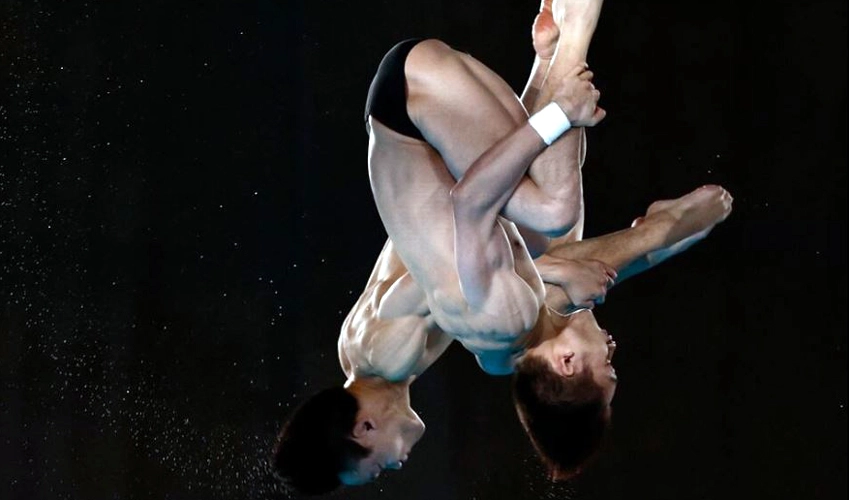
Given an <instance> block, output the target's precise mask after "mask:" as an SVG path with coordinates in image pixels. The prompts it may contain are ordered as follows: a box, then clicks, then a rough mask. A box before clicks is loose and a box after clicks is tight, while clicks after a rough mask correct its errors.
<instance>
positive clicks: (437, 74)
mask: <svg viewBox="0 0 850 500" xmlns="http://www.w3.org/2000/svg"><path fill="white" fill-rule="evenodd" d="M460 63H461V54H460V52H458V51H456V50H454V49H453V48H451V47H449V46H448V45H447V44H446V43H444V42H442V41H440V40H437V39H436V38H429V39H427V40H423V41H421V42H419V43H417V44H416V46H415V47H413V49H412V50H411V51H410V54H408V56H407V61H406V62H405V68H404V72H405V76H406V77H407V79H408V81H411V80H413V81H427V80H429V79H433V78H437V79H442V78H445V76H446V75H445V74H444V73H445V72H447V71H452V68H455V67H456V68H460V66H455V65H457V64H460ZM441 73H442V74H441Z"/></svg>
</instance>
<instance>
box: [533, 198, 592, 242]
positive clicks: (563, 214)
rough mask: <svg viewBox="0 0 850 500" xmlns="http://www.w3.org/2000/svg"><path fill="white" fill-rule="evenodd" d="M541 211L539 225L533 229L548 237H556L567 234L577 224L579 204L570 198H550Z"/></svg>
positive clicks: (579, 212) (579, 210)
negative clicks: (541, 215)
mask: <svg viewBox="0 0 850 500" xmlns="http://www.w3.org/2000/svg"><path fill="white" fill-rule="evenodd" d="M543 212H544V213H543V217H541V218H540V227H537V228H535V229H536V230H537V231H538V232H540V233H543V234H545V235H546V236H548V237H550V238H557V237H558V236H563V235H565V234H567V233H568V232H570V230H571V229H572V228H573V227H575V225H576V224H578V222H579V216H580V214H581V204H580V203H578V202H576V201H574V200H570V199H563V200H556V199H552V200H550V201H549V202H548V203H546V205H545V207H544V210H543Z"/></svg>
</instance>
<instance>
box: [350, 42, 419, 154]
mask: <svg viewBox="0 0 850 500" xmlns="http://www.w3.org/2000/svg"><path fill="white" fill-rule="evenodd" d="M421 41H422V39H421V38H411V39H410V40H405V41H403V42H400V43H398V44H396V45H395V47H393V48H391V49H390V51H389V52H387V54H386V55H385V56H384V58H383V59H382V60H381V64H380V65H379V66H378V72H377V73H376V74H375V78H374V79H372V85H370V86H369V96H368V97H367V98H366V113H365V115H364V119H365V120H366V121H367V122H368V121H369V116H370V115H371V116H373V117H375V118H376V119H377V120H379V121H380V122H381V123H383V124H384V125H386V126H387V127H389V128H391V129H392V130H394V131H396V132H398V133H399V134H402V135H406V136H408V137H412V138H414V139H419V140H422V141H424V140H425V138H424V137H422V133H420V132H419V129H418V128H416V125H414V124H413V122H412V121H410V116H409V115H408V114H407V90H406V84H405V77H404V62H405V61H406V60H407V55H408V54H409V53H410V51H411V50H412V49H413V47H415V46H416V44H418V43H419V42H421Z"/></svg>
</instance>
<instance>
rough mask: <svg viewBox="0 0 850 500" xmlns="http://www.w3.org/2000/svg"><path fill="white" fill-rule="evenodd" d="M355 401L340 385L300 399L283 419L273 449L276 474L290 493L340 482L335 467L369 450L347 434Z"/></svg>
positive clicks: (335, 485)
mask: <svg viewBox="0 0 850 500" xmlns="http://www.w3.org/2000/svg"><path fill="white" fill-rule="evenodd" d="M358 409H359V404H358V403H357V398H355V397H354V396H353V395H352V394H351V393H350V392H348V391H346V390H345V389H344V388H342V387H333V388H330V389H325V390H323V391H321V392H319V393H318V394H316V395H314V396H313V397H311V398H310V399H308V400H307V401H305V402H304V403H302V404H301V405H300V406H299V407H298V408H296V409H295V411H294V412H293V413H292V415H291V416H290V418H289V421H288V422H286V423H285V424H284V425H283V428H282V429H281V431H280V434H279V435H278V437H277V443H275V446H274V450H273V451H272V457H271V465H272V468H273V469H274V472H275V474H276V475H277V476H278V478H279V479H280V480H282V481H283V483H284V485H285V486H286V487H287V489H289V490H290V492H291V493H300V494H304V495H319V494H322V493H328V492H330V491H333V490H335V489H336V488H338V487H339V486H340V484H341V481H340V480H339V473H340V472H342V471H344V470H345V469H346V468H348V467H351V466H352V465H353V463H354V462H356V461H357V460H359V459H360V458H362V457H365V456H366V455H368V454H369V452H370V450H369V449H368V448H365V447H363V446H361V445H360V444H358V443H356V442H355V441H354V440H353V439H352V438H351V431H352V429H353V428H354V423H355V419H356V417H357V410H358Z"/></svg>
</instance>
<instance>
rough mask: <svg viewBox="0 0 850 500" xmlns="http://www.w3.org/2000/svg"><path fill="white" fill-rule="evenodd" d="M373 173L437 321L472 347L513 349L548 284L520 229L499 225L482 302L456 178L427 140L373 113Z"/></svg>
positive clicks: (383, 207) (385, 212)
mask: <svg viewBox="0 0 850 500" xmlns="http://www.w3.org/2000/svg"><path fill="white" fill-rule="evenodd" d="M370 125H371V134H370V140H369V178H370V182H371V185H372V192H373V194H374V197H375V203H376V205H377V207H378V212H379V213H380V215H381V219H382V221H383V223H384V226H385V228H386V230H387V233H388V234H389V236H390V239H391V240H392V242H393V244H394V246H395V250H396V251H397V252H398V255H399V256H400V257H401V260H402V261H403V262H404V265H405V266H406V268H407V270H408V271H409V273H410V274H411V276H412V277H413V279H414V280H415V282H416V283H417V284H418V285H419V286H420V287H421V288H422V290H423V292H424V294H425V298H426V301H427V307H428V308H429V309H430V312H431V315H432V317H433V320H434V321H435V322H436V324H437V325H439V327H440V328H442V329H443V330H444V331H445V332H446V333H448V334H450V335H451V336H453V337H454V338H456V339H458V340H459V341H461V342H462V343H463V344H464V346H466V347H467V348H468V349H469V350H472V351H473V352H476V351H481V350H492V349H496V350H501V349H508V348H510V346H513V345H515V344H516V343H517V341H518V339H520V338H521V337H522V336H523V334H525V333H526V332H528V331H529V330H530V329H531V328H532V327H533V326H534V324H535V323H536V321H537V314H538V311H539V309H540V307H541V306H542V304H543V297H544V290H543V284H542V281H541V280H540V277H539V275H538V274H537V271H536V270H535V268H534V264H533V262H532V260H531V256H530V255H529V254H528V251H527V249H526V248H525V245H524V244H523V243H522V241H521V239H520V236H519V234H518V232H517V230H516V227H515V226H514V225H513V224H512V223H510V222H508V221H505V220H500V221H499V222H498V223H496V226H497V227H496V228H495V230H494V232H493V235H494V236H493V241H491V242H488V249H492V252H491V251H489V250H488V255H483V256H481V258H486V259H488V260H489V267H490V268H491V270H492V282H491V283H492V286H491V287H490V290H491V291H490V293H489V295H488V296H487V298H486V300H485V301H484V303H483V305H481V306H479V307H476V308H471V307H470V306H469V304H468V303H467V302H466V300H465V299H464V297H463V293H462V292H461V287H460V281H459V278H458V275H457V267H456V264H455V253H454V249H455V246H454V238H455V234H454V219H453V211H452V206H451V199H450V196H449V192H450V190H451V188H452V187H453V186H454V184H455V180H454V178H453V177H452V176H451V174H450V173H449V171H448V169H447V167H446V164H445V162H444V161H443V159H442V158H441V156H440V155H439V153H438V152H437V151H436V150H435V149H434V148H433V147H431V146H430V145H429V144H427V143H425V142H423V141H419V140H416V139H411V138H409V137H406V136H403V135H401V134H398V133H396V132H394V131H393V130H390V129H389V128H387V127H385V126H384V125H383V124H381V123H380V122H379V121H377V120H375V119H374V118H372V119H370Z"/></svg>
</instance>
